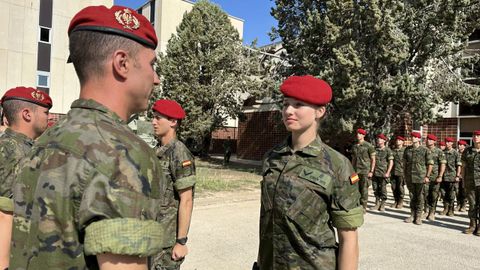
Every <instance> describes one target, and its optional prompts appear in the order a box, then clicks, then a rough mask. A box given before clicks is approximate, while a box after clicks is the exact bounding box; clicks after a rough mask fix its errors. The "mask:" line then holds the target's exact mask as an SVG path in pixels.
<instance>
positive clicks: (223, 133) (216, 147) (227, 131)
mask: <svg viewBox="0 0 480 270" xmlns="http://www.w3.org/2000/svg"><path fill="white" fill-rule="evenodd" d="M228 137H230V139H231V140H232V153H236V152H237V139H238V130H237V128H236V127H223V128H219V129H217V130H215V131H214V132H213V133H212V140H211V142H210V150H209V151H208V152H209V153H210V154H223V153H224V149H223V143H224V142H225V141H226V140H227V139H228Z"/></svg>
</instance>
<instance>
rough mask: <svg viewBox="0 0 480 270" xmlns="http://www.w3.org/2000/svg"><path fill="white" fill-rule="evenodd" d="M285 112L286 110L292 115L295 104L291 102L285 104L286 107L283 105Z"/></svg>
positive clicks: (287, 113) (286, 112)
mask: <svg viewBox="0 0 480 270" xmlns="http://www.w3.org/2000/svg"><path fill="white" fill-rule="evenodd" d="M283 112H284V113H285V114H286V115H291V114H292V113H293V106H291V105H290V104H288V105H284V107H283Z"/></svg>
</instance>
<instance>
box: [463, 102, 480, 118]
mask: <svg viewBox="0 0 480 270" xmlns="http://www.w3.org/2000/svg"><path fill="white" fill-rule="evenodd" d="M458 112H459V115H460V116H465V115H480V104H474V105H468V104H464V103H460V105H459V109H458Z"/></svg>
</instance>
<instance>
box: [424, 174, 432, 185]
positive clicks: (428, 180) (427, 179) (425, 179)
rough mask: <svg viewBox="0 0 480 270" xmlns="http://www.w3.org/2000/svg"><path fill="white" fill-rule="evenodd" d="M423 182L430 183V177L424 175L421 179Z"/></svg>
mask: <svg viewBox="0 0 480 270" xmlns="http://www.w3.org/2000/svg"><path fill="white" fill-rule="evenodd" d="M423 182H424V183H425V184H428V183H430V179H429V178H428V177H426V176H425V178H424V179H423Z"/></svg>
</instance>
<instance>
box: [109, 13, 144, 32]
mask: <svg viewBox="0 0 480 270" xmlns="http://www.w3.org/2000/svg"><path fill="white" fill-rule="evenodd" d="M115 19H117V22H118V23H119V24H121V25H123V28H126V29H129V30H137V29H138V28H140V22H139V21H138V19H137V18H136V17H135V16H134V15H133V14H132V12H131V11H130V10H129V9H124V10H118V11H116V12H115Z"/></svg>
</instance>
